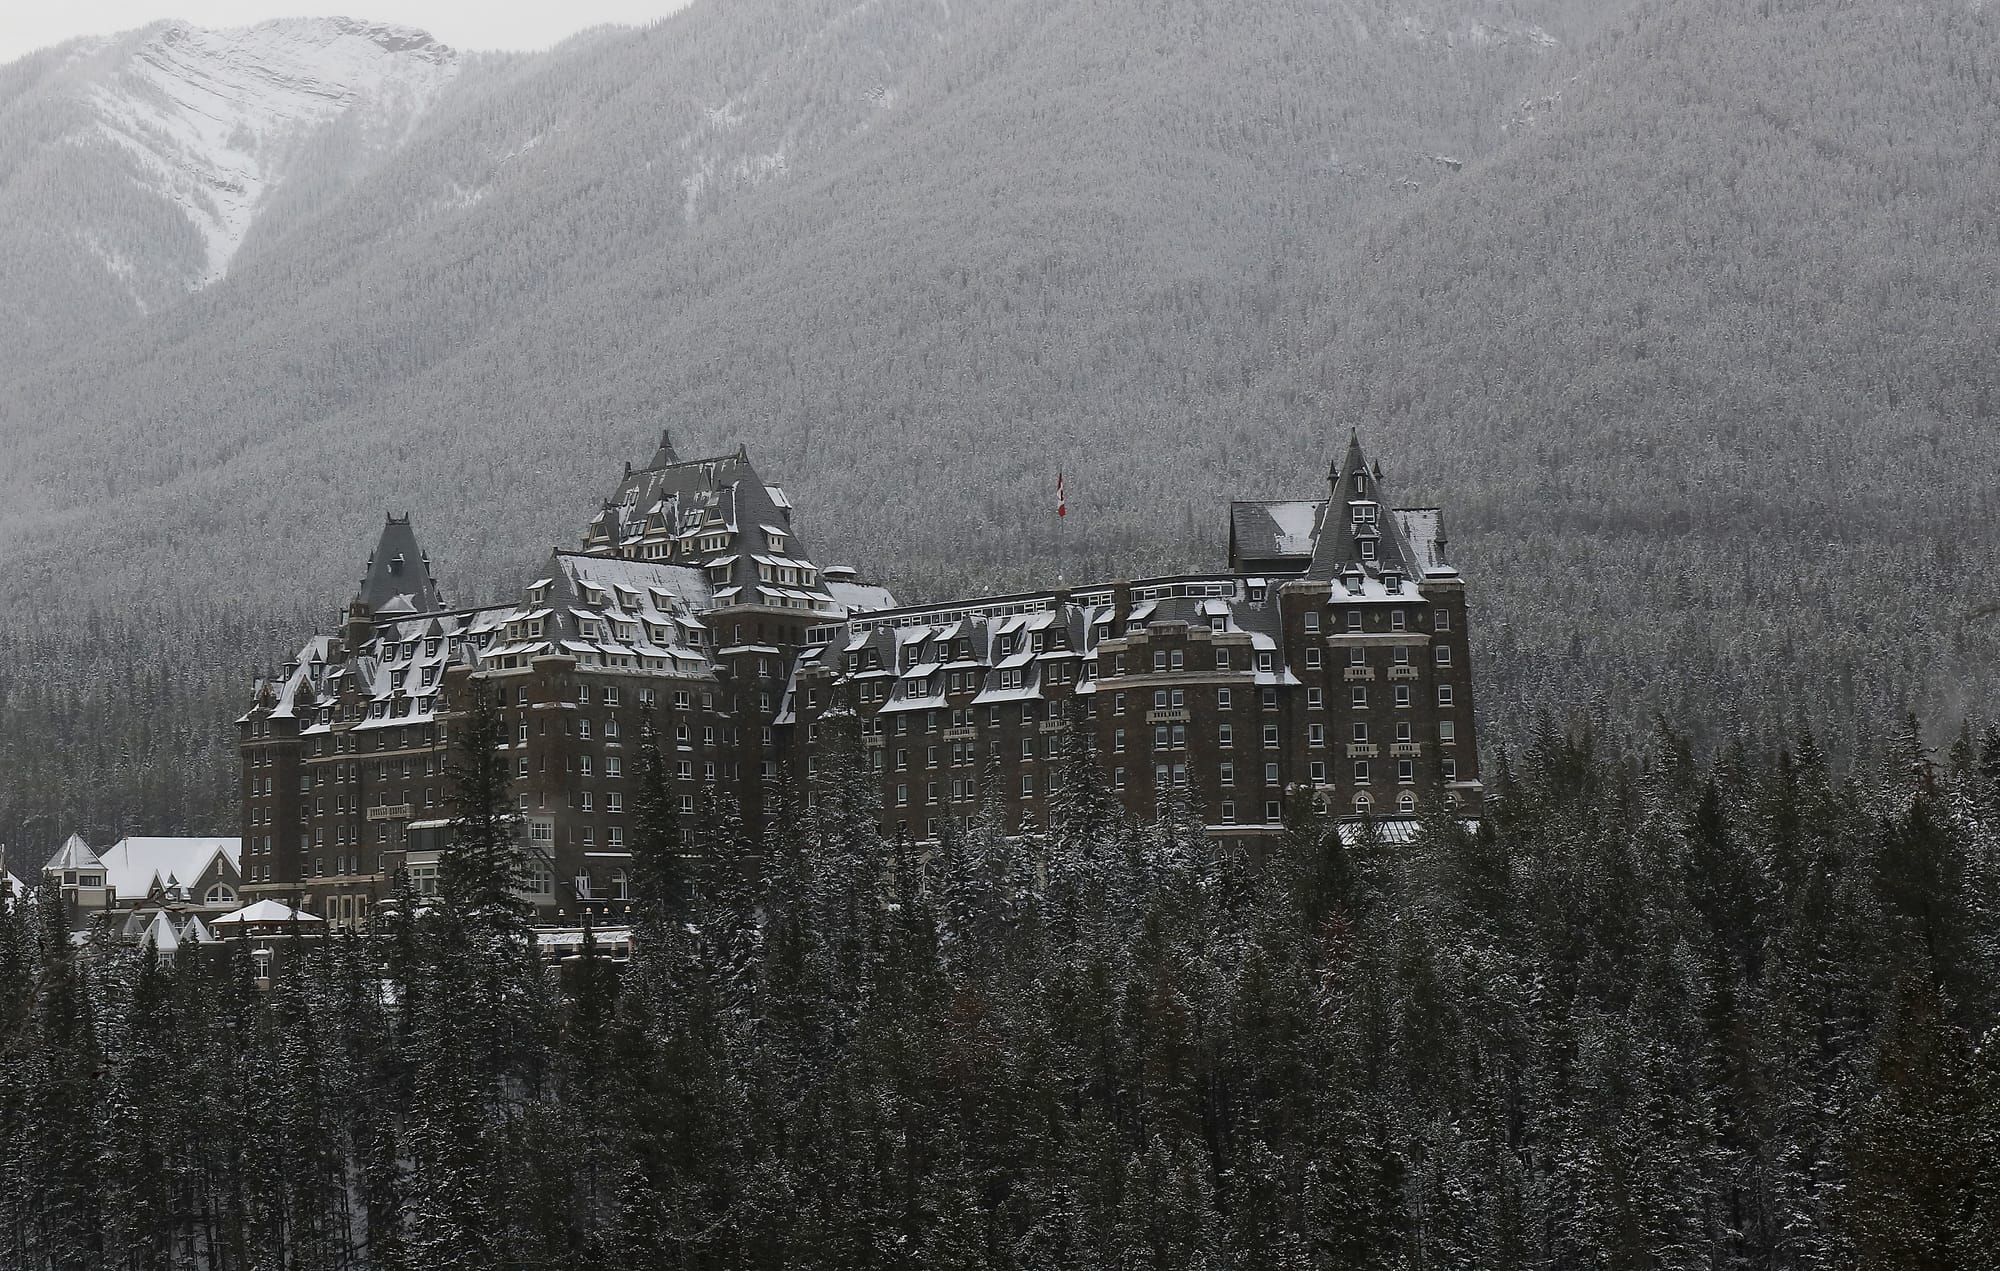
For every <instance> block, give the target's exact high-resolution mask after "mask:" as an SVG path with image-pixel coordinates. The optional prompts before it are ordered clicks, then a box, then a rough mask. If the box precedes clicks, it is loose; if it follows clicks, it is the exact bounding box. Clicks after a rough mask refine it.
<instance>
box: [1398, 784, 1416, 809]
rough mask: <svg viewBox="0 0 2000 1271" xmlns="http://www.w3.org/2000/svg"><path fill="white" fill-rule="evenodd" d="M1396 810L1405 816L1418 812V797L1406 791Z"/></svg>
mask: <svg viewBox="0 0 2000 1271" xmlns="http://www.w3.org/2000/svg"><path fill="white" fill-rule="evenodd" d="M1396 810H1397V811H1398V812H1401V813H1403V814H1405V815H1408V814H1409V813H1412V812H1415V811H1416V810H1417V796H1416V795H1414V794H1411V793H1410V792H1409V791H1407V790H1406V791H1404V792H1403V796H1402V797H1401V798H1399V799H1397V800H1396Z"/></svg>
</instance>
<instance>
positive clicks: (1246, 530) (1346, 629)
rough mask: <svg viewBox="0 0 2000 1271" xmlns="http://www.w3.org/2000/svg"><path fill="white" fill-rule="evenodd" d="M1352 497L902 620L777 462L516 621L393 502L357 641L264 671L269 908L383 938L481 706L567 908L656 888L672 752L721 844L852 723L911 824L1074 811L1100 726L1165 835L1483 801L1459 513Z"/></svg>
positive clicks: (588, 537) (649, 481) (604, 555)
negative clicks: (645, 847) (789, 486)
mask: <svg viewBox="0 0 2000 1271" xmlns="http://www.w3.org/2000/svg"><path fill="white" fill-rule="evenodd" d="M1328 482H1329V488H1328V497H1327V498H1326V499H1324V500H1301V501H1286V502H1261V503H1259V502H1244V503H1235V504H1232V505H1231V507H1230V527H1229V557H1230V559H1229V569H1228V571H1227V572H1223V573H1213V574H1197V575H1184V576H1177V577H1171V578H1153V579H1144V580H1134V581H1130V582H1116V583H1104V584H1098V585H1091V586H1080V587H1074V588H1064V589H1059V590H1054V591H1047V592H1034V593H1026V594H1020V595H1010V596H994V597H988V598H983V599H978V600H964V601H953V602H949V603H944V604H937V605H923V606H915V607H900V606H898V605H897V604H896V602H895V600H894V598H893V597H891V596H890V595H889V593H888V592H887V591H885V590H884V589H882V588H880V587H874V586H868V585H864V584H862V583H860V582H858V581H857V580H856V579H855V576H854V573H853V571H852V570H845V569H838V568H831V567H828V568H822V567H820V566H819V565H817V564H815V563H814V561H813V559H812V557H811V555H810V554H809V553H808V551H807V550H806V546H805V543H804V541H803V540H802V538H801V536H800V534H799V531H798V529H797V528H796V527H795V525H794V517H793V509H792V506H791V503H790V501H789V500H788V499H787V498H786V497H785V494H784V492H783V490H781V489H780V488H779V487H778V486H775V485H770V484H767V483H766V482H765V481H764V480H763V479H762V478H761V477H760V476H759V475H758V473H757V471H756V469H755V468H754V467H753V466H752V464H751V462H750V459H749V457H748V455H747V454H745V453H744V452H743V451H742V450H740V449H739V450H738V451H737V452H736V453H735V454H733V455H724V456H721V457H717V458H709V459H695V460H681V459H679V458H678V457H677V456H676V455H675V453H674V448H673V445H672V443H671V441H670V440H668V439H667V438H666V437H664V436H663V437H662V439H661V444H660V448H659V450H658V452H657V453H655V454H654V455H653V457H652V459H651V461H650V462H648V463H647V464H646V465H645V466H644V467H643V468H639V469H632V468H630V467H629V465H628V469H627V472H626V474H625V476H624V478H623V480H622V481H621V482H620V483H619V485H618V487H617V489H616V490H615V491H614V492H613V494H612V496H611V498H610V499H609V500H607V501H606V502H605V504H604V507H603V509H602V511H601V512H600V513H599V515H598V516H597V517H596V519H595V520H593V521H592V522H591V523H590V526H589V528H588V529H587V530H586V532H585V535H584V542H583V547H582V550H580V551H574V552H569V551H558V552H556V553H554V554H553V555H552V556H551V557H550V558H549V560H548V563H547V565H546V566H545V567H544V568H543V569H542V570H541V571H540V577H539V578H538V579H537V580H536V581H535V582H533V583H532V584H530V585H529V587H528V588H527V590H526V592H525V594H524V595H522V596H521V597H520V598H519V599H518V600H516V601H514V602H513V603H509V604H504V605H483V606H477V607H473V608H453V607H449V606H447V605H446V604H445V602H444V600H443V598H442V597H441V595H440V594H439V591H438V587H437V584H436V583H435V581H434V580H433V578H432V574H431V568H430V562H429V560H428V558H427V557H426V556H425V555H424V553H423V551H422V550H421V548H420V547H419V546H418V544H417V540H416V537H415V534H414V532H413V530H412V528H411V526H410V523H409V519H408V518H407V517H401V518H398V517H391V518H389V520H388V523H387V524H386V525H385V526H384V527H383V530H382V535H381V540H380V542H379V543H378V545H377V547H376V549H375V553H374V555H373V557H371V558H370V560H369V563H368V567H367V572H366V577H365V578H364V579H363V581H362V584H361V589H360V592H359V593H358V594H357V595H356V596H355V598H354V599H353V601H352V602H351V603H350V604H349V606H348V609H347V614H346V620H345V622H344V623H343V624H342V625H341V627H340V630H339V633H338V634H337V635H333V636H318V637H315V638H314V639H313V640H311V641H310V642H308V643H307V644H306V646H305V647H304V648H303V649H301V650H300V651H299V653H298V655H297V658H296V659H295V660H294V661H293V662H292V663H291V664H290V665H288V666H287V667H286V668H285V670H284V673H283V674H282V675H281V676H278V677H275V678H272V679H268V680H261V681H259V682H258V684H257V686H256V690H255V694H254V700H253V703H252V705H251V708H250V710H249V711H248V713H246V714H245V715H244V716H243V717H242V718H241V720H239V721H238V726H239V729H240V743H241V751H242V798H243V826H242V829H243V847H242V858H241V875H242V884H241V888H242V892H243V896H244V899H245V900H246V901H255V900H258V899H260V898H267V899H278V900H285V901H287V902H294V903H299V904H301V905H302V907H303V908H305V909H307V910H310V911H311V912H314V913H317V914H321V915H323V916H325V917H326V918H328V919H330V920H331V921H333V922H334V923H336V924H341V925H350V924H357V923H360V922H362V921H365V919H366V918H367V916H368V914H369V912H370V910H371V908H372V907H373V906H374V905H375V904H377V903H379V902H380V901H382V900H383V899H385V898H387V897H388V896H390V895H391V894H393V892H394V890H395V886H396V883H395V879H396V875H397V872H398V871H400V870H408V871H409V874H410V877H411V880H412V882H413V883H414V885H415V886H416V887H417V889H418V890H419V891H423V890H427V889H428V888H429V887H430V886H432V885H434V880H435V877H436V871H437V868H438V859H439V851H440V848H441V846H442V843H443V841H444V837H445V835H446V834H448V832H449V817H450V810H449V806H448V805H449V794H448V790H447V788H446V787H447V784H448V778H447V776H446V762H447V760H448V759H449V758H450V746H449V742H448V738H447V724H448V721H449V717H450V715H451V713H452V711H453V710H454V708H456V707H457V706H459V705H461V704H462V702H463V699H464V695H465V693H466V691H467V687H468V685H469V684H471V683H472V682H474V681H477V682H480V683H484V684H486V685H489V686H491V688H492V689H493V690H495V692H496V695H497V698H498V700H499V701H500V702H501V704H502V706H503V711H504V715H505V723H506V729H507V736H508V740H509V746H508V750H507V759H508V762H509V763H510V764H511V765H512V767H513V777H514V785H513V789H514V791H515V793H516V797H517V799H518V801H519V805H520V811H521V814H522V818H523V820H522V824H523V827H524V829H523V832H524V834H525V836H526V839H527V845H528V847H529V849H530V850H529V856H530V860H531V874H532V878H533V884H532V887H533V895H532V897H531V898H532V899H533V900H534V901H535V903H536V904H537V906H538V907H539V908H540V910H541V912H542V914H543V916H544V917H545V918H547V919H549V920H552V921H558V922H561V921H576V920H578V919H580V918H581V917H582V916H584V915H585V914H590V915H594V916H602V917H611V916H615V915H616V914H617V913H618V912H619V911H621V910H622V908H623V904H624V901H625V900H626V899H627V898H628V895H629V892H628V887H629V879H630V866H631V856H630V839H629V837H628V836H629V835H630V833H631V827H630V822H629V821H628V819H627V814H628V812H629V811H630V801H631V799H632V797H633V794H634V786H635V781H634V778H635V775H636V768H637V756H638V753H639V752H640V750H641V748H642V746H643V745H644V744H646V742H648V741H651V742H653V743H654V744H657V745H658V747H659V749H660V752H661V753H662V755H663V756H664V757H665V759H666V761H667V764H668V776H669V785H670V788H671V792H672V793H673V795H674V796H676V797H677V798H678V799H679V800H680V804H681V808H682V811H683V813H684V814H685V816H686V819H687V821H688V823H689V826H690V828H689V829H688V830H687V831H686V833H687V834H688V835H689V836H690V838H691V837H692V834H693V830H692V825H693V823H694V818H695V817H696V816H698V815H700V814H701V813H700V810H701V809H704V808H706V807H707V806H708V801H707V800H705V799H703V798H702V795H703V792H704V790H708V791H713V792H715V793H718V794H723V795H727V796H729V797H731V798H733V799H734V800H735V802H736V803H737V804H738V805H739V806H740V808H741V810H742V815H743V818H744V821H745V823H746V825H747V826H748V827H749V828H750V830H751V832H752V833H755V832H756V831H757V830H758V829H760V828H761V827H762V826H763V825H764V824H765V819H766V817H767V815H769V816H772V817H775V816H776V815H778V814H779V813H780V811H781V809H782V808H783V807H784V806H785V805H786V802H787V801H786V800H785V799H784V798H782V794H783V792H784V791H785V790H787V789H788V788H796V785H797V783H799V782H801V781H802V780H803V778H804V777H805V774H806V772H807V768H808V765H809V764H811V763H812V762H813V757H814V753H815V751H816V750H817V749H818V748H819V747H820V746H821V745H822V744H823V738H822V737H821V735H820V732H819V722H820V721H821V720H822V719H823V717H825V716H826V715H827V714H828V713H829V712H841V713H842V714H843V716H845V715H846V714H847V713H851V714H852V715H853V716H857V717H858V720H859V724H858V726H859V729H860V733H861V737H860V741H861V744H862V750H863V753H864V754H865V755H866V756H867V763H868V764H869V765H870V766H872V768H873V770H874V772H875V773H876V776H877V777H878V779H879V782H880V794H881V821H882V824H883V825H884V827H885V829H887V830H888V831H889V832H890V833H892V834H893V833H896V832H898V831H903V832H907V834H908V835H909V836H910V837H911V838H912V839H916V840H923V839H927V838H931V837H934V836H935V835H936V834H937V833H938V832H939V831H940V829H941V828H942V827H944V826H945V825H946V824H947V823H950V822H956V823H961V824H964V823H969V822H970V820H971V818H972V817H974V816H975V815H976V814H978V813H979V811H980V810H981V809H982V808H989V807H990V808H991V809H993V810H994V811H995V812H996V813H997V814H998V815H999V816H1000V817H1001V819H1002V821H1003V823H1004V825H1005V826H1006V828H1007V829H1008V830H1009V832H1013V831H1016V830H1018V829H1020V828H1021V827H1022V826H1023V825H1024V824H1028V823H1033V824H1046V823H1047V820H1048V817H1047V813H1048V801H1049V799H1050V797H1051V794H1052V792H1053V791H1054V788H1055V786H1056V784H1057V783H1058V782H1059V781H1060V780H1061V775H1062V773H1061V765H1060V764H1059V762H1058V760H1057V749H1058V743H1059V741H1060V733H1061V731H1062V730H1063V729H1065V728H1069V727H1080V728H1084V729H1088V730H1089V731H1090V732H1091V734H1092V736H1093V738H1094V740H1095V750H1096V754H1097V757H1098V759H1099V761H1100V763H1101V764H1102V766H1103V768H1104V770H1105V776H1106V778H1107V780H1108V782H1109V784H1110V786H1111V787H1112V788H1113V789H1114V790H1115V791H1116V792H1117V794H1118V796H1119V797H1120V798H1121V799H1122V800H1123V802H1124V805H1125V808H1126V810H1127V811H1128V813H1129V814H1130V815H1131V816H1133V817H1135V818H1149V817H1152V816H1154V815H1156V814H1157V813H1159V812H1160V811H1161V810H1162V809H1163V808H1164V807H1166V806H1167V805H1168V804H1169V802H1170V801H1174V800H1185V801H1186V802H1187V804H1188V806H1190V807H1192V808H1194V809H1197V810H1198V811H1199V812H1200V814H1201V815H1202V816H1203V818H1204V820H1205V821H1206V823H1207V824H1208V827H1209V830H1210V832H1211V834H1212V835H1213V836H1215V837H1216V838H1218V839H1246V840H1254V839H1256V838H1259V837H1263V836H1268V835H1272V834H1276V833H1278V832H1279V830H1280V828H1281V824H1280V823H1281V820H1282V816H1283V811H1284V804H1285V801H1286V799H1287V798H1288V797H1292V796H1294V795H1297V794H1299V793H1300V792H1306V791H1309V792H1310V794H1311V797H1312V798H1314V799H1315V800H1316V801H1318V802H1319V803H1320V804H1321V805H1323V806H1328V807H1330V808H1331V809H1333V810H1337V811H1338V812H1340V813H1341V814H1343V815H1352V816H1361V815H1371V816H1375V817H1378V818H1388V817H1395V816H1399V815H1405V816H1406V815H1409V814H1411V813H1413V812H1414V811H1415V809H1416V806H1417V801H1418V799H1419V798H1420V797H1422V796H1424V795H1425V794H1426V792H1430V793H1433V794H1442V795H1443V796H1444V797H1445V798H1447V799H1448V800H1449V801H1451V802H1452V803H1453V804H1455V805H1456V806H1457V807H1458V808H1459V809H1460V810H1461V811H1462V812H1463V813H1464V814H1465V815H1468V816H1471V815H1477V814H1478V811H1479V804H1480V791H1481V787H1480V782H1479V759H1478V749H1477V746H1476V744H1475V738H1474V735H1473V709H1472V705H1473V704H1472V679H1471V670H1472V668H1471V664H1470V658H1469V656H1468V647H1467V637H1468V633H1467V629H1466V609H1465V585H1464V580H1463V579H1462V578H1461V577H1460V575H1459V573H1458V571H1457V570H1456V569H1455V568H1454V567H1453V566H1452V565H1450V564H1449V563H1448V562H1447V561H1446V559H1445V554H1444V546H1445V539H1444V534H1443V530H1442V528H1441V524H1440V519H1439V515H1438V512H1437V511H1436V510H1435V509H1430V508H1417V509H1410V508H1394V507H1392V506H1390V504H1389V503H1388V501H1387V497H1386V495H1385V493H1384V491H1383V489H1382V487H1381V473H1380V469H1379V467H1377V468H1373V469H1371V468H1370V467H1369V465H1368V464H1367V462H1366V460H1365V459H1364V457H1363V455H1362V452H1361V446H1360V443H1359V441H1358V439H1357V440H1353V441H1350V443H1349V445H1348V447H1347V452H1346V454H1345V456H1344V457H1343V458H1342V459H1340V460H1339V461H1338V462H1337V463H1335V464H1334V465H1333V467H1332V470H1331V471H1330V473H1329V476H1328Z"/></svg>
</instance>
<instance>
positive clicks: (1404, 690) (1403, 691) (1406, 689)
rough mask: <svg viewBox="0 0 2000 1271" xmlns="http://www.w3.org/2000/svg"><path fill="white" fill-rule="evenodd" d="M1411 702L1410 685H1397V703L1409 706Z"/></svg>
mask: <svg viewBox="0 0 2000 1271" xmlns="http://www.w3.org/2000/svg"><path fill="white" fill-rule="evenodd" d="M1409 704H1410V686H1409V685H1407V684H1398V685H1397V686H1396V705H1398V706H1408V705H1409Z"/></svg>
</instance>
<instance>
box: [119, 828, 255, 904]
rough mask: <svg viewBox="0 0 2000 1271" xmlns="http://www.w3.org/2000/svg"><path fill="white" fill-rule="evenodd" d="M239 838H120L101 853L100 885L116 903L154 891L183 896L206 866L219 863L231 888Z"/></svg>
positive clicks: (239, 849) (240, 849) (240, 848)
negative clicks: (114, 895) (107, 888)
mask: <svg viewBox="0 0 2000 1271" xmlns="http://www.w3.org/2000/svg"><path fill="white" fill-rule="evenodd" d="M242 854H243V840H242V839H240V838H137V837H135V838H124V839H120V840H119V841H118V842H116V843H113V844H112V845H111V846H110V847H107V848H105V849H104V851H103V853H102V854H101V856H102V860H103V864H104V881H105V883H106V884H107V885H109V886H110V887H112V888H113V889H115V890H116V891H117V893H118V898H119V899H120V900H137V899H140V898H141V897H144V896H148V895H150V894H152V891H153V888H154V887H158V888H159V889H160V890H161V891H162V892H163V893H172V892H179V893H182V894H187V893H188V892H190V891H191V890H192V889H193V888H194V886H195V884H196V883H198V882H199V881H200V880H201V877H202V875H203V874H205V873H207V872H208V869H209V866H211V865H213V864H215V863H216V861H217V858H220V860H221V870H220V873H221V876H222V879H223V881H225V882H227V883H229V884H230V885H231V886H234V885H235V882H236V876H237V868H238V866H237V862H238V861H239V860H240V859H241V858H242Z"/></svg>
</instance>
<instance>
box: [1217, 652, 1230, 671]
mask: <svg viewBox="0 0 2000 1271" xmlns="http://www.w3.org/2000/svg"><path fill="white" fill-rule="evenodd" d="M1215 669H1216V670H1218V671H1227V670H1228V669H1229V650H1227V649H1217V650H1216V651H1215Z"/></svg>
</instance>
